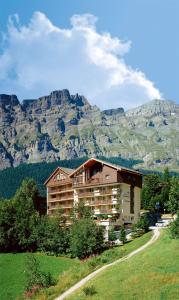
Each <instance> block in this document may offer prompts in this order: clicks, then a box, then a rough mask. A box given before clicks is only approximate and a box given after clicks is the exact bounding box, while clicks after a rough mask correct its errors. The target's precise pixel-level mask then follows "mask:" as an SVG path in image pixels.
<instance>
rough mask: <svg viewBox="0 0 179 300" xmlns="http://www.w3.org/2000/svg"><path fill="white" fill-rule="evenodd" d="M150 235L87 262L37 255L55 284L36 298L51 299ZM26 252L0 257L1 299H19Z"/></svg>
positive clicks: (122, 254)
mask: <svg viewBox="0 0 179 300" xmlns="http://www.w3.org/2000/svg"><path fill="white" fill-rule="evenodd" d="M151 234H152V233H151V232H149V233H147V234H145V235H143V236H142V237H140V238H137V239H135V240H134V241H132V242H130V243H127V244H125V245H124V246H118V247H114V248H113V249H109V250H106V251H104V252H103V253H102V254H101V255H99V256H96V257H92V258H90V259H88V260H84V261H81V262H80V261H79V260H78V259H70V258H65V257H59V258H58V257H55V256H47V255H45V254H40V253H38V254H36V255H37V257H38V259H39V261H40V266H41V269H42V271H46V272H48V271H50V272H51V273H52V274H53V276H54V277H55V278H57V279H58V283H57V285H56V286H55V287H51V288H48V289H44V290H42V291H41V292H40V294H39V295H37V297H36V299H43V300H45V299H54V298H55V297H56V296H58V295H59V294H61V293H62V292H63V291H65V290H66V289H68V288H69V287H71V286H72V285H73V284H74V283H76V282H78V281H79V280H80V279H82V278H83V277H85V276H86V275H88V274H89V273H91V272H93V271H94V270H96V269H97V268H99V267H100V266H102V265H104V264H106V263H110V262H112V261H114V260H116V259H118V258H120V257H123V256H125V255H127V254H128V253H130V252H131V251H133V250H135V249H137V248H139V247H140V246H141V245H143V244H145V243H146V242H147V241H148V240H149V239H150V237H151ZM25 261H26V253H20V254H10V253H8V254H0V299H1V300H15V299H17V298H19V299H21V295H22V294H23V293H24V288H25V285H26V277H25Z"/></svg>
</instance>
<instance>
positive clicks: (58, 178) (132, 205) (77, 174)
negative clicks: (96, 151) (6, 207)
mask: <svg viewBox="0 0 179 300" xmlns="http://www.w3.org/2000/svg"><path fill="white" fill-rule="evenodd" d="M45 184H46V187H47V213H48V214H49V215H53V214H54V213H55V211H56V210H57V209H59V208H61V209H63V212H64V215H65V216H66V217H67V220H68V222H69V223H70V214H71V212H72V209H73V207H74V205H77V204H78V203H79V202H80V201H83V203H84V204H85V205H87V206H89V207H90V208H91V210H92V213H93V215H94V218H95V219H96V221H97V222H99V223H101V224H103V223H105V224H106V222H107V220H108V223H113V224H114V225H115V224H116V225H121V224H123V223H135V222H137V220H138V219H139V216H140V190H141V187H142V175H141V173H139V172H137V171H134V170H131V169H127V168H124V167H120V166H116V165H113V164H110V163H107V162H105V161H101V160H98V159H96V158H91V159H89V160H87V161H86V162H85V163H84V164H82V165H81V166H80V167H78V168H77V169H76V170H72V169H66V168H60V167H59V168H57V169H56V170H55V171H54V172H53V173H52V175H51V176H50V177H49V178H48V179H47V181H46V183H45ZM104 220H105V222H104Z"/></svg>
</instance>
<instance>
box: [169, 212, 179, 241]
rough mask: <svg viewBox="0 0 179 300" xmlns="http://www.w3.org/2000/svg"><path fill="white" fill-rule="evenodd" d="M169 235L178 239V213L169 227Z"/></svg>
mask: <svg viewBox="0 0 179 300" xmlns="http://www.w3.org/2000/svg"><path fill="white" fill-rule="evenodd" d="M170 234H171V237H172V238H174V239H179V212H178V214H177V218H176V220H175V221H173V222H172V223H171V225H170Z"/></svg>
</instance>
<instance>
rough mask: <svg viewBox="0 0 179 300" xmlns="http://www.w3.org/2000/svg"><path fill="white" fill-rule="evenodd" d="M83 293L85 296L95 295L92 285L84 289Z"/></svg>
mask: <svg viewBox="0 0 179 300" xmlns="http://www.w3.org/2000/svg"><path fill="white" fill-rule="evenodd" d="M83 292H84V294H85V296H93V295H95V294H96V293H97V292H96V289H95V287H94V285H91V286H87V287H85V288H84V289H83Z"/></svg>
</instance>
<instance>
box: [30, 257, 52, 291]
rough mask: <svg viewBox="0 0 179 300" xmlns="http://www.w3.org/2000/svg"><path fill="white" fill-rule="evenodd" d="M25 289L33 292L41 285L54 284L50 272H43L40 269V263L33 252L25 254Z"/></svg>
mask: <svg viewBox="0 0 179 300" xmlns="http://www.w3.org/2000/svg"><path fill="white" fill-rule="evenodd" d="M26 278H27V282H26V291H29V292H32V293H35V292H36V291H37V290H38V289H39V288H41V287H49V286H51V285H55V284H56V280H55V279H54V278H53V276H52V274H51V273H50V272H48V273H44V272H42V271H41V270H40V264H39V261H38V260H37V258H36V256H35V255H34V254H29V255H27V262H26Z"/></svg>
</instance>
